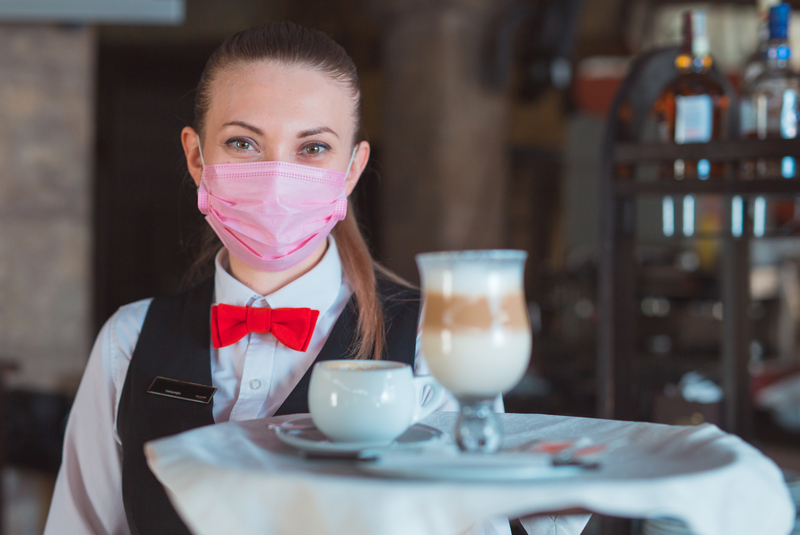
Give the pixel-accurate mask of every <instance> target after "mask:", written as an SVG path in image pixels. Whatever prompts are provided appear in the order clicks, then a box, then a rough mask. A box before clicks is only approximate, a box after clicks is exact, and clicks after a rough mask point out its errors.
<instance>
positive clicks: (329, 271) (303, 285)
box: [214, 236, 342, 313]
mask: <svg viewBox="0 0 800 535" xmlns="http://www.w3.org/2000/svg"><path fill="white" fill-rule="evenodd" d="M214 265H215V273H214V294H215V297H214V302H215V303H216V304H218V303H226V304H229V305H236V306H268V307H270V308H284V307H291V308H304V307H307V308H311V309H314V310H319V311H320V313H324V312H325V311H327V310H328V309H329V308H330V307H331V306H333V304H334V302H335V301H336V298H337V297H338V295H339V292H340V291H341V288H342V264H341V261H340V259H339V250H338V249H337V247H336V240H334V239H333V236H329V237H328V250H327V251H325V254H324V255H323V256H322V259H321V260H320V261H319V263H317V265H316V266H314V267H313V268H312V269H311V270H310V271H309V272H308V273H306V274H305V275H303V276H301V277H300V278H298V279H296V280H294V281H292V282H290V283H289V284H287V285H286V286H284V287H283V288H281V289H279V290H277V291H275V292H272V293H271V294H269V295H266V296H262V295H259V294H258V293H256V292H254V291H253V290H252V289H250V288H248V287H247V286H246V285H244V284H242V283H241V282H239V281H238V280H237V279H236V278H234V277H233V275H231V274H230V272H229V269H230V263H229V262H228V250H227V249H225V248H224V247H223V248H222V249H220V251H219V253H217V256H216V258H215V260H214Z"/></svg>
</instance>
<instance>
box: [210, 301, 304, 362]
mask: <svg viewBox="0 0 800 535" xmlns="http://www.w3.org/2000/svg"><path fill="white" fill-rule="evenodd" d="M318 317H319V310H312V309H310V308H253V307H237V306H233V305H214V306H212V307H211V339H212V341H213V343H214V348H215V349H219V348H221V347H225V346H229V345H231V344H234V343H236V342H238V341H239V340H241V339H242V338H244V337H245V336H247V334H248V333H272V335H273V336H274V337H275V338H277V339H278V341H279V342H280V343H282V344H283V345H285V346H286V347H288V348H289V349H294V350H295V351H305V350H306V349H308V343H309V342H310V341H311V335H312V334H314V326H315V325H316V324H317V318H318Z"/></svg>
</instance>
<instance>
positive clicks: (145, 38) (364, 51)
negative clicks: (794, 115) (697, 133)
mask: <svg viewBox="0 0 800 535" xmlns="http://www.w3.org/2000/svg"><path fill="white" fill-rule="evenodd" d="M773 3H774V2H773ZM762 4H764V3H763V2H762ZM691 7H701V8H703V9H704V10H705V11H706V14H707V17H708V33H709V38H710V49H711V54H712V56H713V57H714V69H715V72H717V74H718V75H720V76H722V77H723V78H724V79H725V80H727V82H726V83H728V84H729V89H730V88H732V91H734V92H736V91H737V88H739V87H741V81H742V78H743V76H744V70H745V67H746V65H747V64H748V58H750V57H751V56H752V55H753V54H754V52H755V51H757V49H758V47H759V20H760V16H761V15H760V11H759V5H757V3H756V2H755V1H754V0H753V1H747V0H737V1H727V2H723V1H718V2H706V3H701V4H698V3H687V2H677V1H664V0H337V1H334V0H269V1H266V0H262V1H256V0H225V1H224V2H223V1H219V0H116V1H115V2H104V1H101V0H25V1H22V0H0V303H2V304H1V305H0V356H2V363H1V365H0V373H1V374H2V375H0V377H2V387H3V388H2V400H1V401H0V411H2V427H3V429H2V435H0V437H2V438H1V439H0V458H1V459H2V466H3V472H2V493H3V500H2V523H0V527H1V529H2V533H5V534H14V535H23V534H26V535H27V534H34V533H40V532H41V530H42V529H43V525H44V518H45V516H46V513H47V509H48V506H49V499H50V493H51V492H52V485H53V481H54V477H55V472H56V470H57V468H58V465H59V463H60V448H61V440H62V439H61V437H62V434H63V429H64V425H65V421H66V416H67V415H68V411H69V407H70V404H71V399H72V396H73V395H74V393H75V391H76V389H77V386H78V384H79V381H80V377H81V374H82V370H83V367H84V366H85V364H86V360H87V358H88V355H89V351H90V349H91V344H92V343H93V340H94V336H95V335H96V333H97V332H98V330H99V329H100V327H101V326H102V324H103V323H104V322H105V321H106V319H107V318H108V317H109V316H110V315H111V314H112V313H113V312H114V311H115V310H116V309H117V308H118V307H119V306H121V305H123V304H126V303H129V302H131V301H135V300H138V299H142V298H145V297H151V296H154V295H160V294H164V293H169V292H174V291H177V290H179V289H180V288H181V287H182V285H183V284H185V273H186V270H187V268H188V266H189V265H190V264H191V262H192V259H193V257H194V254H195V252H196V246H197V238H198V237H199V230H200V228H201V226H202V225H203V224H204V222H203V220H202V218H201V216H200V214H199V212H198V210H197V208H196V194H195V192H194V186H193V184H192V183H191V182H190V180H189V178H188V174H187V170H186V165H185V162H184V159H183V153H182V150H181V147H180V141H179V133H180V130H181V129H182V128H183V127H184V126H186V125H190V124H191V122H192V108H193V103H194V93H193V91H194V88H195V85H196V83H197V80H198V78H199V75H200V72H201V70H202V68H203V66H204V64H205V61H206V59H207V58H208V56H209V54H210V53H211V52H212V51H213V50H214V49H215V48H216V47H217V46H218V45H219V44H220V42H221V41H222V40H223V39H224V38H225V37H226V36H228V35H229V34H231V33H233V32H235V31H237V30H240V29H243V28H245V27H248V26H250V25H252V24H255V23H258V22H262V21H275V20H291V21H294V22H296V23H299V24H301V25H306V26H309V27H312V28H316V29H319V30H321V31H323V32H325V33H327V34H329V35H330V36H332V37H333V38H334V39H335V40H336V41H337V42H339V43H340V44H341V45H342V46H344V48H345V49H346V50H347V51H348V52H349V54H350V55H351V57H352V58H353V59H354V61H355V63H356V65H357V67H358V69H359V73H360V76H361V82H362V90H363V97H364V130H365V131H364V136H365V138H366V139H368V140H369V142H370V143H371V145H372V148H373V152H372V154H373V156H372V159H371V162H370V165H369V168H368V170H367V172H366V174H365V176H364V177H363V178H362V180H361V182H360V183H359V186H358V188H357V190H356V192H355V193H354V195H355V197H356V202H357V210H358V213H359V217H360V219H361V222H362V225H363V227H364V230H365V232H366V234H367V236H368V238H369V242H370V245H371V247H372V250H373V253H374V255H375V256H376V258H378V259H379V260H380V261H382V262H383V263H384V264H385V265H386V266H388V267H389V268H391V269H393V270H395V271H396V272H397V273H399V274H400V275H401V276H403V277H406V278H408V279H409V280H412V281H417V280H418V276H417V272H416V267H415V264H414V254H416V253H418V252H422V251H431V250H446V249H470V248H518V249H525V250H527V251H528V253H529V255H530V256H529V260H528V264H527V271H526V281H525V283H526V295H527V299H528V301H529V311H530V317H531V322H532V326H533V329H534V353H533V358H532V361H531V367H530V370H529V373H528V375H527V376H526V377H525V378H524V380H523V381H522V382H521V383H520V385H519V386H518V387H517V388H516V389H515V390H514V391H512V392H511V393H509V394H508V395H507V396H506V408H507V410H508V411H509V412H543V413H553V414H566V415H580V416H602V417H615V418H625V419H633V420H643V421H656V422H663V423H670V424H680V425H697V424H700V423H703V422H711V423H715V424H717V425H720V426H722V427H723V428H725V429H727V430H729V431H732V432H737V433H739V434H740V435H742V436H743V437H744V438H746V439H747V440H749V441H751V442H753V443H754V444H755V445H757V446H758V447H760V448H762V449H763V451H765V452H766V453H767V454H768V455H771V456H772V457H773V458H775V459H776V460H777V461H778V463H779V464H780V465H781V466H782V467H783V468H786V469H789V470H791V469H794V470H800V394H798V392H797V391H798V390H800V387H796V386H792V384H793V383H792V381H796V379H797V377H798V375H797V373H798V370H800V352H799V350H800V348H798V343H800V338H799V337H800V234H798V230H799V229H800V225H797V224H794V223H796V222H797V219H796V218H795V216H794V215H791V214H790V215H789V216H788V217H784V218H783V219H781V217H782V216H781V214H782V212H781V206H783V207H784V208H785V204H786V202H785V201H784V204H782V205H774V206H773V205H772V204H770V205H769V206H770V207H771V208H770V209H769V210H770V211H769V213H770V214H772V215H771V216H770V217H771V218H770V219H769V221H768V223H767V227H768V232H762V233H761V234H759V233H758V232H756V233H755V234H754V233H753V232H750V234H749V236H748V238H752V239H747V240H746V241H743V242H742V243H744V245H743V246H744V247H745V249H743V250H744V253H743V256H741V258H743V261H742V262H740V266H741V270H740V271H741V273H740V274H739V276H740V278H741V277H745V279H746V280H745V283H744V284H743V285H740V286H739V290H738V291H739V293H740V295H739V297H740V298H741V299H739V301H741V302H744V303H745V309H744V313H743V314H744V316H742V317H744V318H746V321H747V323H748V329H747V331H746V332H747V336H746V339H742V340H739V339H738V338H737V340H738V342H737V343H739V345H740V346H742V347H745V348H746V350H743V351H739V353H736V352H735V351H734V352H733V353H734V354H735V355H738V356H737V357H736V359H738V360H736V362H735V363H733V364H731V362H730V359H728V358H727V357H725V354H727V353H725V351H726V350H725V349H724V348H725V347H726V343H728V342H726V338H725V336H726V334H725V333H730V332H731V331H730V329H729V328H726V327H725V320H724V314H725V312H724V310H729V308H728V309H726V308H724V307H723V304H724V303H723V301H725V303H728V302H729V301H726V299H729V298H726V297H725V295H726V294H725V292H726V291H727V290H726V288H728V287H729V286H730V285H728V286H726V282H725V280H726V279H725V277H726V276H727V275H725V273H726V271H725V269H724V267H725V261H724V258H726V257H725V256H724V255H723V254H722V253H721V249H722V245H721V243H722V242H724V239H722V238H720V237H719V236H718V235H712V234H713V233H709V234H708V235H705V234H702V233H697V234H694V233H693V232H688V233H687V232H684V233H683V234H682V235H680V233H677V234H674V235H673V234H670V233H669V232H667V230H666V227H665V225H666V223H665V219H664V218H665V216H664V214H665V213H666V211H664V210H666V208H665V206H666V205H664V204H663V202H662V199H661V198H660V197H653V198H649V199H644V198H643V199H637V200H636V202H635V203H633V206H635V208H636V213H635V217H634V219H635V224H634V227H635V229H634V231H633V233H632V234H631V237H632V238H631V240H630V243H629V246H630V247H629V249H627V250H626V251H627V253H626V254H627V267H625V269H623V270H622V271H614V273H627V274H628V275H629V276H630V279H631V281H632V285H631V287H630V291H629V292H628V297H630V303H628V304H627V305H624V306H627V307H628V308H627V309H626V310H627V311H628V313H627V315H625V314H617V313H616V312H615V311H616V310H617V308H615V307H621V306H623V305H621V304H620V303H618V302H616V300H618V299H619V294H618V293H614V292H607V294H606V295H607V297H605V298H603V299H601V294H603V292H602V291H601V286H602V285H601V282H600V281H601V280H603V281H605V283H608V281H609V280H610V279H608V277H609V276H610V275H608V273H611V271H608V270H612V271H613V270H614V269H617V268H619V265H618V264H619V262H620V259H619V255H617V257H616V260H614V262H617V264H615V265H612V264H609V262H611V261H612V260H611V256H609V255H611V254H612V253H610V252H609V251H610V249H609V247H607V246H611V245H614V243H615V242H614V237H613V236H614V233H613V232H612V231H609V230H608V229H609V228H611V227H608V226H606V227H604V226H603V224H605V223H603V224H601V222H604V221H607V220H608V217H610V216H609V215H608V214H609V213H613V211H614V210H615V207H614V205H613V204H610V203H609V202H606V198H605V197H604V196H603V195H602V194H601V191H603V190H602V187H603V184H604V181H606V182H607V181H608V180H611V178H610V174H609V173H608V172H607V164H608V162H609V161H610V160H609V159H610V158H611V156H610V152H609V151H610V149H609V147H610V145H609V143H611V142H612V141H616V140H617V138H614V139H612V138H613V136H614V135H615V132H618V130H614V129H613V128H611V127H610V125H612V126H613V125H614V124H618V123H619V122H620V121H621V120H623V119H625V117H624V113H623V112H624V110H623V111H622V112H621V111H620V108H619V106H617V107H613V105H612V104H613V101H614V95H615V94H616V93H617V91H618V90H619V88H620V84H621V83H622V82H623V80H624V79H625V77H626V76H627V75H628V73H629V68H630V65H631V63H632V61H634V59H635V58H639V57H642V55H643V54H646V53H648V52H650V51H653V50H655V49H659V48H662V47H670V46H676V45H678V44H680V42H681V30H680V28H681V26H680V21H681V12H683V11H684V10H685V9H687V8H691ZM763 7H764V6H763V5H762V6H761V8H762V9H763ZM794 7H795V8H800V3H797V2H794ZM798 22H800V20H795V22H794V23H793V25H792V27H791V28H790V32H789V37H790V44H791V43H794V42H797V44H798V45H800V26H798ZM795 49H796V50H798V49H800V46H795ZM673 57H674V54H673ZM795 59H800V55H799V56H797V57H795V58H793V61H794V60H795ZM665 65H666V67H664V69H663V72H664V73H666V74H668V72H667V71H669V70H670V69H673V68H674V67H672V64H671V63H669V62H668V63H666V64H665ZM792 65H793V66H794V67H796V66H797V65H796V64H795V63H792ZM670 72H671V71H670ZM666 74H665V75H666ZM649 105H650V104H649V103H647V105H646V106H645V108H647V107H648V106H649ZM612 109H613V110H614V112H613V113H610V111H611V110H612ZM648 109H649V108H648ZM645 111H647V110H645ZM643 131H646V128H645V129H644V130H643ZM634 137H636V136H634ZM644 137H646V136H645V135H644V134H643V135H642V136H639V137H637V138H636V139H633V138H630V139H628V141H631V140H634V141H636V140H639V139H642V138H644ZM618 138H619V136H618ZM798 194H800V190H798ZM792 195H794V194H792ZM693 202H694V201H693ZM770 202H772V201H770ZM794 202H795V201H794V198H793V197H792V196H789V205H792V204H793V203H794ZM697 206H698V208H697V210H698V211H697V225H698V228H701V227H702V225H703V224H704V223H703V221H708V220H707V219H706V220H704V219H703V218H704V213H705V212H703V206H709V204H708V203H707V204H706V205H704V204H703V202H701V201H698V203H697ZM692 207H693V210H694V204H693V205H692ZM684 208H685V204H684ZM709 213H713V210H712V211H711V212H709ZM792 213H796V212H792ZM684 221H685V218H684ZM693 224H694V223H693ZM604 229H606V230H604ZM612 230H613V229H612ZM684 230H685V227H684ZM609 232H610V234H609ZM604 233H605V234H604ZM608 236H610V237H608ZM601 244H604V245H603V246H601ZM604 255H606V256H605V257H604ZM604 258H605V260H604ZM604 262H606V264H604ZM604 265H605V266H606V267H605V268H604V267H603V266H604ZM609 266H611V267H609ZM603 269H606V270H607V271H606V278H605V279H602V278H601V276H600V272H601V271H602V270H603ZM605 283H604V284H605ZM609 284H610V283H609ZM744 294H746V295H744ZM631 311H633V312H631ZM727 317H728V318H730V317H731V314H728V316H727ZM603 318H606V320H610V321H613V320H614V319H615V318H616V321H617V323H616V326H615V328H616V329H617V330H618V331H625V332H627V333H628V334H627V335H626V336H628V338H629V342H630V343H629V349H630V348H632V349H631V350H630V351H628V352H627V353H625V352H624V351H621V350H618V348H615V346H614V345H613V344H612V345H609V344H608V343H606V345H603V344H604V343H605V342H607V339H606V338H604V336H605V335H604V334H603V333H604V332H605V331H604V330H603ZM620 318H623V319H620ZM742 332H745V331H742ZM739 338H741V337H739ZM604 341H605V342H604ZM609 351H611V353H612V354H611V356H609ZM729 353H730V351H729ZM621 359H627V360H621ZM623 365H624V366H627V368H626V369H627V370H628V372H626V373H627V374H628V375H622V376H621V375H620V374H619V372H618V371H614V370H615V369H616V370H619V369H620V367H621V366H623ZM614 366H616V368H614ZM730 366H734V367H736V366H738V369H739V372H741V373H739V374H738V375H736V376H735V378H734V379H735V380H734V382H736V381H738V383H737V384H738V389H737V388H734V387H733V386H730V385H729V384H727V383H726V381H728V379H726V378H729V377H730V376H731V375H730V373H733V372H730V373H729V370H728V368H729V367H730ZM726 367H728V368H726ZM742 370H743V371H742ZM737 373H738V372H737ZM734 375H735V374H734ZM615 377H616V378H617V383H619V380H620V377H628V378H629V379H630V381H626V384H625V385H624V387H625V390H626V393H625V395H623V396H620V395H619V394H615V392H617V391H619V390H620V385H619V384H617V385H616V390H615V385H614V380H613V379H614V378H615ZM771 384H772V385H774V384H788V385H789V386H788V387H787V388H788V389H784V390H782V391H779V392H778V398H777V399H778V400H777V401H774V402H772V403H768V402H763V403H759V402H758V401H757V400H758V399H761V398H759V397H758V396H757V395H756V393H757V391H758V390H759V389H762V388H766V387H768V386H769V385H771ZM793 388H794V390H792V389H793ZM792 392H794V393H792ZM615 396H616V397H615ZM726 396H727V399H726ZM781 396H783V397H781ZM793 396H794V397H793ZM762 397H763V396H762ZM773 398H774V396H773ZM614 399H616V400H617V403H616V405H614V403H610V402H609V400H614ZM620 400H623V401H625V403H624V406H623V404H622V401H620ZM633 529H635V526H634V528H633Z"/></svg>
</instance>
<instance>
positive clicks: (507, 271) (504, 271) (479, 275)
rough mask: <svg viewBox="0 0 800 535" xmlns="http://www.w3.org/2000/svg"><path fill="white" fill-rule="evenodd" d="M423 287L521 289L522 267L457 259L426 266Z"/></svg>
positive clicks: (476, 291)
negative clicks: (460, 261) (458, 261)
mask: <svg viewBox="0 0 800 535" xmlns="http://www.w3.org/2000/svg"><path fill="white" fill-rule="evenodd" d="M420 275H421V277H422V287H423V288H428V289H435V290H436V291H438V292H441V293H443V294H444V295H445V296H447V295H450V294H463V295H492V294H504V293H514V292H519V290H520V288H522V269H520V266H519V265H515V264H502V263H498V264H472V263H467V262H465V263H453V264H449V265H443V266H436V267H434V266H426V268H425V269H424V270H421V271H420Z"/></svg>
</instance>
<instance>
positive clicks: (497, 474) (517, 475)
mask: <svg viewBox="0 0 800 535" xmlns="http://www.w3.org/2000/svg"><path fill="white" fill-rule="evenodd" d="M357 466H358V468H359V469H361V470H364V471H365V472H369V473H372V474H376V475H381V476H388V477H398V478H411V479H436V480H453V481H480V482H489V481H533V480H536V481H542V480H548V479H562V478H565V477H573V476H576V475H578V474H580V473H581V472H583V471H584V469H583V468H581V467H580V466H553V462H552V457H551V456H550V455H548V454H544V453H489V454H481V453H460V452H457V451H453V450H426V451H424V452H419V451H412V450H400V451H392V450H387V451H383V452H381V454H380V455H379V456H378V458H377V460H375V461H373V462H364V463H359V464H358V465H357Z"/></svg>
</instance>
